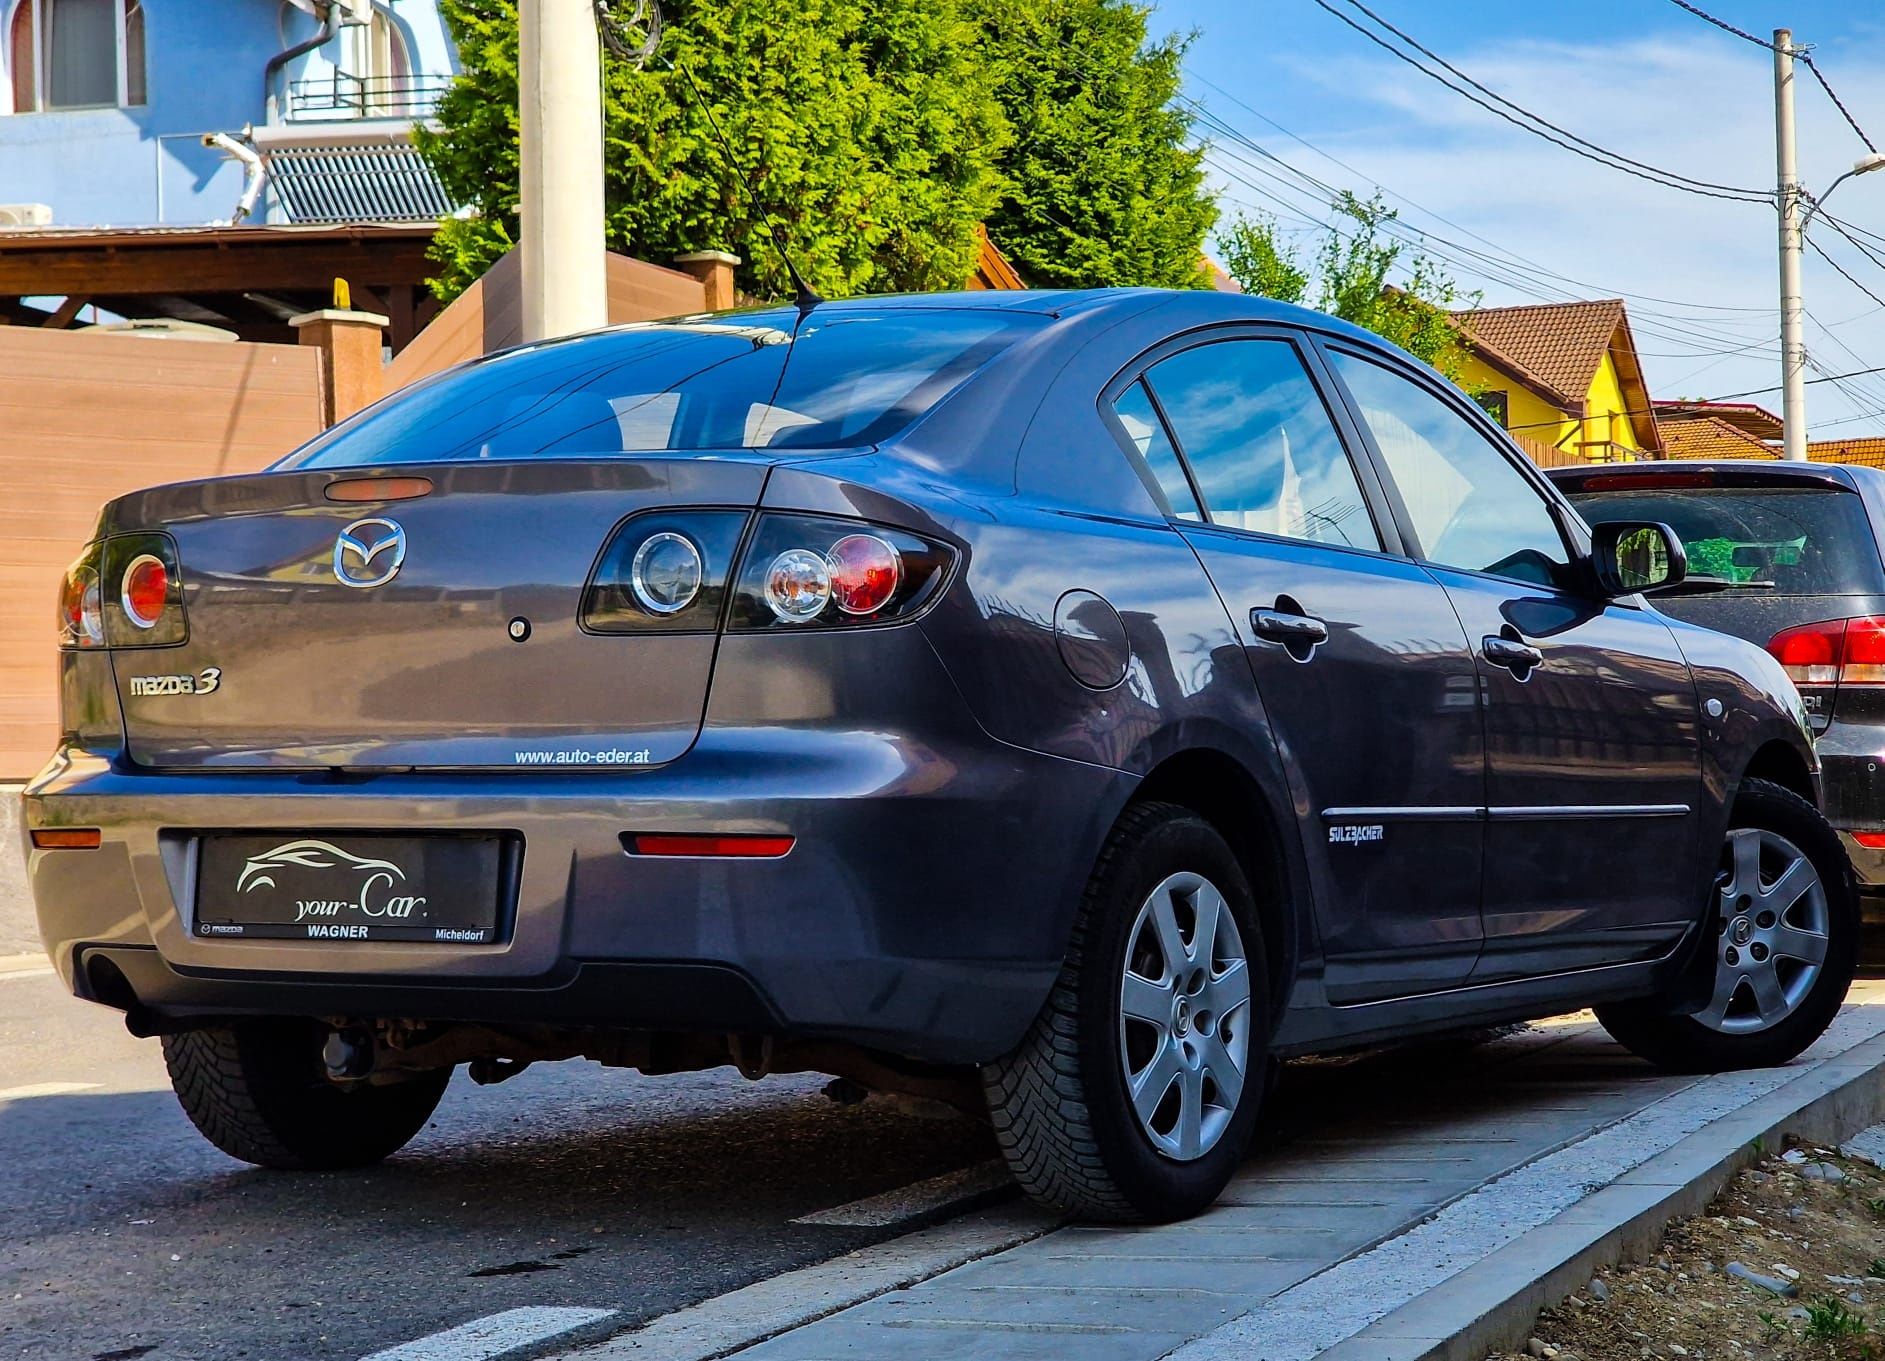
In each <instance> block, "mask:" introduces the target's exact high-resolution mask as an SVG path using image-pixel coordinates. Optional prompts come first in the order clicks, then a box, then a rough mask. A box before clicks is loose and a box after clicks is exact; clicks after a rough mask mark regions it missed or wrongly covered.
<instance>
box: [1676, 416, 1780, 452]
mask: <svg viewBox="0 0 1885 1361" xmlns="http://www.w3.org/2000/svg"><path fill="white" fill-rule="evenodd" d="M1660 407H1661V404H1660V403H1658V410H1659V412H1660ZM1657 424H1658V425H1659V426H1660V427H1661V429H1662V447H1663V448H1664V449H1665V450H1667V451H1668V454H1669V457H1670V458H1779V457H1780V451H1779V450H1778V449H1776V448H1775V447H1774V446H1773V445H1771V444H1765V443H1763V442H1762V441H1760V440H1757V439H1755V438H1754V436H1752V435H1750V434H1748V432H1747V431H1745V430H1743V429H1741V428H1740V427H1739V426H1737V425H1734V424H1732V423H1730V422H1729V421H1727V420H1725V419H1723V418H1722V417H1720V416H1675V417H1671V416H1662V417H1661V418H1660V419H1659V420H1658V422H1657Z"/></svg>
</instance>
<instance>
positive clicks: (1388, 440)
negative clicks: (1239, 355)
mask: <svg viewBox="0 0 1885 1361" xmlns="http://www.w3.org/2000/svg"><path fill="white" fill-rule="evenodd" d="M1329 358H1330V360H1331V361H1332V362H1333V363H1334V365H1335V369H1336V372H1337V373H1339V374H1341V376H1342V381H1343V382H1344V383H1346V384H1347V385H1348V390H1349V391H1350V392H1351V393H1353V394H1354V398H1355V401H1356V403H1357V405H1359V406H1360V408H1361V415H1362V419H1363V420H1365V421H1366V422H1367V423H1368V429H1369V430H1370V431H1371V432H1372V433H1373V435H1374V440H1375V443H1376V445H1378V446H1379V447H1380V449H1381V456H1382V458H1383V459H1385V460H1386V461H1387V465H1388V473H1389V475H1390V476H1392V477H1393V479H1394V484H1395V486H1396V487H1398V488H1399V489H1400V493H1401V500H1402V501H1403V502H1404V503H1405V504H1406V506H1407V515H1408V518H1409V519H1410V520H1411V521H1412V522H1413V529H1414V535H1415V537H1416V538H1418V539H1419V540H1420V547H1421V551H1422V552H1423V553H1424V554H1425V555H1426V557H1427V560H1428V561H1430V562H1437V563H1439V564H1440V565H1441V566H1443V567H1458V568H1461V569H1463V570H1465V571H1469V572H1487V573H1490V574H1492V575H1493V576H1501V577H1512V578H1515V579H1516V580H1519V581H1530V582H1535V583H1537V584H1539V585H1541V586H1551V585H1556V584H1558V583H1560V582H1563V581H1565V580H1566V579H1567V577H1568V568H1569V562H1570V556H1569V554H1568V553H1566V551H1565V547H1564V536H1563V535H1562V534H1560V533H1559V532H1558V524H1557V521H1556V519H1554V518H1553V516H1552V514H1551V509H1550V507H1549V506H1548V505H1547V504H1546V502H1545V498H1544V497H1543V495H1542V494H1540V492H1539V491H1538V489H1537V488H1536V487H1534V486H1532V484H1531V483H1530V482H1528V481H1526V479H1525V476H1524V474H1523V473H1521V472H1519V470H1518V469H1517V468H1514V467H1513V466H1512V464H1511V463H1510V462H1509V461H1508V460H1507V459H1506V456H1505V455H1504V453H1502V452H1501V451H1500V450H1499V448H1498V446H1496V445H1495V444H1493V443H1492V441H1491V440H1489V439H1487V438H1486V437H1485V436H1484V435H1483V434H1481V433H1480V432H1479V431H1478V430H1476V429H1474V428H1473V427H1472V426H1471V425H1470V424H1468V423H1467V421H1466V418H1465V417H1463V416H1461V415H1460V414H1459V413H1458V412H1456V411H1454V410H1453V408H1452V407H1450V406H1448V405H1447V404H1446V403H1445V402H1444V401H1442V400H1441V399H1440V398H1438V397H1436V396H1435V395H1434V394H1433V393H1431V392H1429V391H1427V389H1426V388H1424V387H1421V386H1420V385H1419V384H1417V383H1414V382H1411V381H1410V380H1408V379H1406V378H1403V377H1401V376H1400V375H1399V374H1397V373H1395V372H1393V371H1392V370H1390V369H1386V368H1383V367H1382V366H1381V365H1379V364H1375V363H1372V362H1370V361H1369V360H1366V359H1361V358H1358V357H1356V356H1354V355H1348V354H1343V353H1341V352H1340V351H1331V352H1330V354H1329Z"/></svg>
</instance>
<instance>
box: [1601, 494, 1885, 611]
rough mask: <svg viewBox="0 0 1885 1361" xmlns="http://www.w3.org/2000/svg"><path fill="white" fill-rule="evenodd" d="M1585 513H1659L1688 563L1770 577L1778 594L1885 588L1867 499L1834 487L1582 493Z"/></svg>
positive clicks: (1737, 577)
mask: <svg viewBox="0 0 1885 1361" xmlns="http://www.w3.org/2000/svg"><path fill="white" fill-rule="evenodd" d="M1571 502H1572V504H1573V505H1575V506H1576V507H1577V509H1578V513H1579V514H1581V515H1582V516H1583V517H1584V519H1585V520H1586V521H1588V522H1589V523H1591V524H1601V523H1603V522H1604V521H1607V520H1660V521H1661V522H1662V523H1664V524H1666V525H1668V526H1669V527H1670V528H1671V529H1673V530H1675V532H1676V533H1677V535H1679V536H1680V537H1681V539H1682V544H1683V547H1685V548H1687V549H1688V551H1689V571H1690V573H1691V574H1693V575H1696V576H1707V577H1718V578H1721V579H1724V580H1727V581H1735V582H1754V581H1770V582H1772V583H1773V587H1772V593H1773V594H1774V595H1859V594H1864V593H1870V592H1878V591H1885V568H1881V566H1880V564H1879V553H1878V547H1877V544H1876V543H1875V542H1874V540H1873V537H1872V526H1871V522H1870V521H1869V520H1868V519H1867V517H1866V513H1865V503H1864V502H1863V501H1861V500H1860V499H1859V497H1858V495H1857V493H1854V492H1849V491H1839V490H1837V489H1834V488H1826V487H1815V488H1811V489H1805V488H1785V489H1783V488H1778V487H1776V488H1771V489H1770V488H1766V487H1718V488H1710V489H1707V490H1700V491H1687V490H1684V491H1643V492H1630V491H1602V492H1591V493H1584V494H1575V495H1573V496H1572V497H1571Z"/></svg>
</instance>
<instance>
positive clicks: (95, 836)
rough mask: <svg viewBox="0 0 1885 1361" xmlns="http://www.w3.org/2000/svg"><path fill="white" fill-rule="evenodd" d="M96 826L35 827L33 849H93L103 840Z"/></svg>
mask: <svg viewBox="0 0 1885 1361" xmlns="http://www.w3.org/2000/svg"><path fill="white" fill-rule="evenodd" d="M104 839H105V837H104V833H102V832H101V831H99V830H98V828H96V827H35V828H34V829H33V849H35V850H40V851H95V850H97V849H98V848H99V846H100V845H101V844H102V843H103V842H104Z"/></svg>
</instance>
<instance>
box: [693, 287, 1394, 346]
mask: <svg viewBox="0 0 1885 1361" xmlns="http://www.w3.org/2000/svg"><path fill="white" fill-rule="evenodd" d="M1161 301H1164V302H1171V303H1178V302H1182V303H1184V304H1185V307H1186V311H1187V313H1188V314H1190V317H1189V318H1188V320H1189V324H1194V325H1195V324H1211V323H1215V322H1238V321H1241V322H1246V323H1249V324H1252V325H1276V326H1301V327H1310V328H1313V329H1315V330H1318V331H1323V332H1326V333H1329V334H1333V335H1340V336H1345V337H1347V338H1349V339H1352V340H1358V341H1363V342H1365V343H1367V344H1369V345H1372V346H1374V347H1376V348H1377V349H1387V350H1396V347H1395V346H1394V345H1393V344H1392V343H1390V342H1389V341H1386V340H1383V339H1382V338H1381V337H1380V336H1378V335H1376V334H1375V333H1374V332H1372V331H1367V330H1364V329H1362V328H1361V327H1359V326H1355V325H1353V324H1351V323H1349V322H1346V321H1343V320H1341V319H1340V318H1338V317H1332V316H1330V315H1329V314H1328V313H1326V312H1317V311H1313V310H1312V309H1310V308H1307V307H1295V306H1292V305H1291V304H1289V303H1283V302H1276V301H1274V300H1272V299H1270V298H1258V297H1252V296H1251V295H1249V294H1247V293H1222V292H1217V291H1214V290H1210V289H1183V288H1026V289H972V290H963V291H959V292H952V293H878V294H869V295H865V296H861V297H855V298H835V299H830V300H827V301H824V302H820V303H819V304H818V308H817V310H819V311H826V310H829V311H847V310H858V311H884V310H889V309H901V308H910V309H927V310H933V311H943V310H948V311H957V310H971V309H974V310H982V309H989V308H994V309H1001V310H1005V311H1013V312H1035V313H1039V314H1041V315H1043V316H1053V317H1072V316H1075V315H1079V316H1095V315H1103V314H1105V313H1108V312H1117V313H1120V314H1126V313H1134V314H1136V313H1142V312H1144V311H1146V309H1147V307H1148V305H1156V304H1158V303H1159V302H1161ZM791 307H792V304H791V303H790V302H775V303H768V304H766V305H764V306H762V307H754V308H750V309H743V310H745V311H749V312H764V313H778V312H781V311H788V310H790V309H791ZM721 315H723V316H731V315H737V314H728V313H723V314H721ZM1396 352H1397V353H1398V352H1399V351H1398V350H1396Z"/></svg>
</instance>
